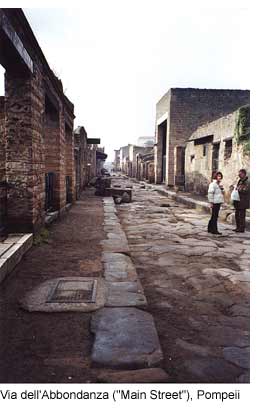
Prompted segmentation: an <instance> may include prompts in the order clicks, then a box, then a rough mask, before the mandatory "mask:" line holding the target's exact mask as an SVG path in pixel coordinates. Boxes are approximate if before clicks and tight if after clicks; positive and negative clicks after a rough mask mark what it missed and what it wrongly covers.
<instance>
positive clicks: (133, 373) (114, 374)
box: [97, 367, 171, 383]
mask: <svg viewBox="0 0 259 410" xmlns="http://www.w3.org/2000/svg"><path fill="white" fill-rule="evenodd" d="M97 380H98V382H100V383H169V382H170V381H171V380H170V377H169V376H168V374H167V373H166V372H165V371H164V370H163V369H160V368H158V367H153V368H151V369H138V370H119V371H116V370H101V371H100V373H99V374H98V375H97Z"/></svg>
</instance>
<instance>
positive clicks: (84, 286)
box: [47, 279, 97, 303]
mask: <svg viewBox="0 0 259 410" xmlns="http://www.w3.org/2000/svg"><path fill="white" fill-rule="evenodd" d="M96 290H97V280H91V281H90V280H85V281H84V280H80V281H73V280H72V281H71V280H64V279H63V280H59V282H58V283H57V286H56V287H55V288H54V289H53V290H52V291H51V293H50V295H49V297H48V300H47V301H48V302H50V303H94V302H95V300H96Z"/></svg>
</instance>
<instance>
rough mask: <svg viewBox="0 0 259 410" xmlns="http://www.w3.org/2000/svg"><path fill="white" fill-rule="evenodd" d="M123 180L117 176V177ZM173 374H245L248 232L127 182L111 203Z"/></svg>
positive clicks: (215, 378)
mask: <svg viewBox="0 0 259 410" xmlns="http://www.w3.org/2000/svg"><path fill="white" fill-rule="evenodd" d="M121 182H122V183H123V180H121ZM117 209H118V210H119V212H118V215H119V218H120V220H121V222H122V225H123V228H124V229H125V232H126V234H127V238H128V241H129V247H130V251H131V256H132V259H133V262H134V264H135V267H136V269H137V272H138V275H139V278H140V280H141V283H142V286H143V288H144V292H145V296H146V298H147V302H148V311H149V312H151V313H152V314H153V316H154V319H155V323H156V327H157V330H158V335H159V339H160V343H161V346H162V350H163V353H164V368H165V370H166V371H167V372H168V373H169V374H170V375H172V376H173V380H174V381H175V382H179V383H182V382H201V383H205V382H211V383H212V382H223V381H225V382H237V381H243V382H244V381H248V379H249V376H248V369H249V232H247V233H241V234H240V233H239V234H236V233H235V232H233V231H232V230H233V226H232V225H227V224H220V225H219V230H220V231H221V232H222V236H218V235H212V234H209V233H207V223H208V219H209V215H208V214H206V213H201V212H198V211H197V210H194V209H188V208H186V207H185V206H184V205H181V204H179V203H176V202H174V201H172V200H170V199H168V198H165V197H164V196H161V195H159V194H158V193H157V192H155V191H154V190H153V189H149V188H148V187H146V189H143V186H142V187H141V186H140V185H139V184H134V196H133V202H132V203H129V204H123V205H117Z"/></svg>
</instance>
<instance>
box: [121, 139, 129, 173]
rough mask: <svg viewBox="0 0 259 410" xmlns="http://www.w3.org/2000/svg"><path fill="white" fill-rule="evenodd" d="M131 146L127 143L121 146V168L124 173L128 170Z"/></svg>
mask: <svg viewBox="0 0 259 410" xmlns="http://www.w3.org/2000/svg"><path fill="white" fill-rule="evenodd" d="M129 146H130V145H125V146H124V147H121V148H120V169H121V172H123V173H124V174H126V173H127V172H128V169H127V164H128V161H129Z"/></svg>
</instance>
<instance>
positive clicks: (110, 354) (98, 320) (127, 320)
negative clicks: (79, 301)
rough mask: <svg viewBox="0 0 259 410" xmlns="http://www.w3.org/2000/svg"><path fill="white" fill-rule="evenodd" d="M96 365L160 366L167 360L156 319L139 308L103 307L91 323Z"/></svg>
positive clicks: (137, 367)
mask: <svg viewBox="0 0 259 410" xmlns="http://www.w3.org/2000/svg"><path fill="white" fill-rule="evenodd" d="M91 331H92V332H93V333H95V341H94V345H93V350H92V356H91V359H92V364H93V365H94V366H98V367H107V368H115V369H116V368H117V369H141V368H146V367H156V366H159V365H160V364H161V362H162V359H163V354H162V351H161V347H160V343H159V339H158V335H157V331H156V328H155V324H154V320H153V317H152V316H151V315H150V314H149V313H148V312H145V311H142V310H139V309H136V308H133V307H131V308H107V307H105V308H103V309H101V310H99V311H98V312H97V313H95V314H94V315H93V317H92V321H91Z"/></svg>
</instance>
